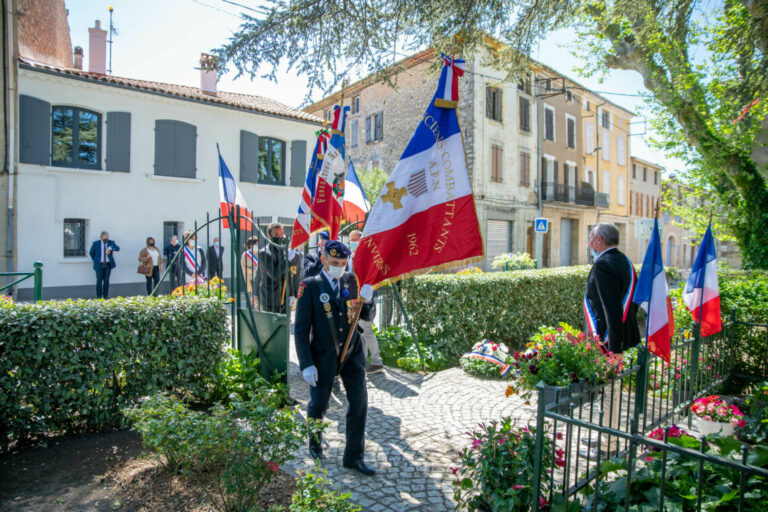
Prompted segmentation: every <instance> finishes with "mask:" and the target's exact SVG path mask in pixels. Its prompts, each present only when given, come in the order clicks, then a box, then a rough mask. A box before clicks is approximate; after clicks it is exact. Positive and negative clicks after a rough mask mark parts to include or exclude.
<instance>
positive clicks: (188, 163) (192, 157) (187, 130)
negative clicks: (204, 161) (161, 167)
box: [174, 121, 197, 178]
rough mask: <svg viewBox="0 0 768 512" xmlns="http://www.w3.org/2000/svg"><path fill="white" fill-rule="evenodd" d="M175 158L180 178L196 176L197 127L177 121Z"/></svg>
mask: <svg viewBox="0 0 768 512" xmlns="http://www.w3.org/2000/svg"><path fill="white" fill-rule="evenodd" d="M175 123H176V138H175V140H174V159H175V160H176V166H175V167H176V173H175V175H176V176H178V177H179V178H194V177H195V176H196V174H197V127H196V126H195V125H192V124H189V123H183V122H181V121H175Z"/></svg>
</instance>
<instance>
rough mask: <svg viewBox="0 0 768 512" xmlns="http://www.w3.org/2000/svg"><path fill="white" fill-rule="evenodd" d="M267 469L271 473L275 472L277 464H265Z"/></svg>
mask: <svg viewBox="0 0 768 512" xmlns="http://www.w3.org/2000/svg"><path fill="white" fill-rule="evenodd" d="M267 469H269V470H270V471H272V472H273V473H274V472H275V471H277V462H267Z"/></svg>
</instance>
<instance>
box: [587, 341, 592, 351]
mask: <svg viewBox="0 0 768 512" xmlns="http://www.w3.org/2000/svg"><path fill="white" fill-rule="evenodd" d="M587 350H592V344H591V343H590V342H587Z"/></svg>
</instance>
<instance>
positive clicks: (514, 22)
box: [217, 0, 768, 268]
mask: <svg viewBox="0 0 768 512" xmlns="http://www.w3.org/2000/svg"><path fill="white" fill-rule="evenodd" d="M262 11H263V12H262V14H261V15H259V16H257V17H249V16H244V18H243V23H242V25H241V27H240V29H239V31H238V32H237V33H236V34H234V36H233V37H232V39H231V40H230V41H229V42H228V43H227V44H226V45H224V46H223V47H222V48H220V49H219V50H217V54H218V55H219V57H220V60H221V64H222V65H221V67H220V69H221V71H222V72H224V71H225V70H226V66H227V65H233V66H234V67H235V68H236V69H237V70H238V72H239V73H240V74H243V73H245V74H249V75H251V76H256V75H259V74H263V75H264V76H268V77H272V78H274V77H275V70H276V69H277V67H278V65H280V64H281V63H284V62H287V63H288V65H289V67H290V68H291V69H293V70H295V71H296V72H298V73H299V74H303V75H306V77H307V79H308V84H309V91H308V94H307V98H309V97H310V96H311V94H312V92H313V91H314V90H315V89H318V88H319V89H321V90H323V91H324V92H328V91H330V90H332V89H333V88H334V87H335V86H336V85H338V84H339V82H340V81H341V80H342V79H343V78H344V77H346V76H347V75H349V74H350V72H351V71H352V70H356V71H364V72H365V71H368V72H371V73H376V75H377V76H376V78H379V79H385V80H387V79H389V78H390V77H391V76H392V75H393V74H395V73H397V72H398V71H400V69H399V68H398V66H396V65H392V64H393V62H394V61H395V60H397V59H396V56H397V54H398V52H406V53H407V52H411V51H414V50H417V49H420V48H424V47H427V46H433V47H435V48H436V49H437V50H439V51H444V52H446V53H449V54H456V55H471V54H473V52H476V51H478V50H482V49H486V50H489V51H488V52H487V53H484V54H487V55H490V57H489V58H490V59H491V60H492V61H493V64H495V65H496V66H497V67H499V68H500V69H505V70H506V71H507V73H508V79H510V80H514V79H515V77H516V76H517V75H518V74H519V73H520V71H521V70H523V69H525V66H527V65H528V61H527V56H528V55H529V54H530V49H531V48H532V45H533V44H535V43H536V42H537V41H539V40H540V39H541V38H543V37H545V36H546V34H547V33H548V32H550V31H551V30H554V29H559V28H566V27H571V28H575V29H576V30H577V31H578V33H579V39H578V42H577V44H576V48H575V52H576V53H577V54H579V55H581V56H582V57H583V58H582V62H584V67H583V69H582V71H584V72H587V73H596V72H605V71H606V70H608V69H622V70H633V71H636V72H637V73H639V75H640V76H641V78H642V80H643V82H644V84H645V86H646V88H647V89H648V90H649V91H650V92H651V95H650V96H649V98H648V109H649V111H650V112H649V115H650V116H651V117H652V127H653V128H654V129H655V131H656V133H657V134H658V137H657V138H656V144H657V146H658V147H660V148H662V149H664V150H665V151H666V152H667V153H669V154H672V155H675V156H678V157H682V158H683V159H685V160H686V162H687V163H688V165H689V168H690V170H689V171H688V172H687V173H685V175H684V176H681V177H682V178H684V179H685V180H686V181H687V182H688V183H689V184H690V185H691V187H692V188H694V189H696V190H698V191H699V192H700V193H701V194H705V195H707V197H709V198H710V200H713V201H714V203H715V205H716V206H717V207H718V208H719V209H720V211H721V212H722V213H723V215H722V216H721V218H722V220H723V225H724V226H725V227H728V228H730V232H731V233H732V234H733V236H735V237H736V239H737V240H738V242H739V246H740V248H741V252H742V256H743V259H744V263H745V265H747V266H750V267H761V268H768V244H766V243H764V240H765V233H764V231H765V226H768V188H767V187H766V173H765V169H763V172H762V173H761V169H760V168H759V166H758V164H757V163H756V161H755V160H754V158H755V157H754V156H753V155H755V154H756V150H757V149H758V146H759V144H764V143H765V142H764V141H765V134H762V136H761V121H762V120H763V119H765V118H766V117H768V99H766V93H768V1H766V0H711V1H707V2H705V1H701V0H602V1H600V0H521V1H518V2H513V1H511V0H420V1H418V2H413V1H408V0H389V1H374V0H344V1H338V0H276V1H275V2H273V3H270V4H269V7H264V8H263V9H262ZM489 35H490V36H493V38H495V39H490V38H489V37H488V36H489ZM496 41H501V42H503V43H506V44H505V45H499V44H497V42H496ZM756 99H757V100H758V102H757V103H756V104H753V102H754V101H755V100H756ZM748 106H749V110H748V111H747V112H746V114H745V115H744V116H743V117H740V116H741V115H742V114H743V113H744V109H745V108H746V107H748ZM737 119H739V120H738V121H737V122H734V121H735V120H737ZM761 137H762V138H761ZM761 141H762V142H761ZM682 213H685V211H683V212H682Z"/></svg>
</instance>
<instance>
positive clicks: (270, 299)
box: [259, 222, 288, 313]
mask: <svg viewBox="0 0 768 512" xmlns="http://www.w3.org/2000/svg"><path fill="white" fill-rule="evenodd" d="M267 236H269V241H270V242H272V243H269V242H267V244H266V245H265V246H264V247H262V248H261V249H260V250H259V304H260V305H261V309H262V311H269V312H271V313H285V311H286V308H285V303H286V300H287V296H286V293H287V291H288V290H287V289H286V288H287V287H288V283H287V282H286V280H285V258H286V254H285V251H284V250H283V248H282V243H283V226H282V225H281V224H280V223H278V222H273V223H271V224H270V225H269V227H268V228H267Z"/></svg>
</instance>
